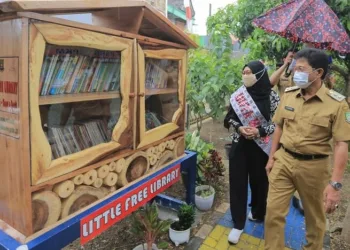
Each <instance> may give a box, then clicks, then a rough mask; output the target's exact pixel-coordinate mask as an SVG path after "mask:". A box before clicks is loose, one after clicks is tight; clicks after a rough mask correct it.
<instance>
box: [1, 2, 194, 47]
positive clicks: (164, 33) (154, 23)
mask: <svg viewBox="0 0 350 250" xmlns="http://www.w3.org/2000/svg"><path fill="white" fill-rule="evenodd" d="M1 12H3V13H1ZM11 12H12V13H15V12H36V13H40V14H49V15H53V14H65V13H68V14H69V13H75V14H76V13H92V15H93V20H94V21H96V22H95V23H93V25H94V24H95V25H98V26H103V27H107V28H112V29H116V30H120V31H124V32H129V33H133V34H138V35H142V36H146V37H150V38H156V39H161V40H164V41H169V42H174V43H178V44H182V45H185V46H186V47H188V48H195V47H197V44H196V43H195V42H194V41H193V40H192V39H191V38H190V37H189V36H188V35H187V34H186V33H185V32H183V31H182V30H181V29H180V28H178V27H177V26H176V25H174V24H173V23H171V22H170V21H169V20H168V19H167V18H166V17H165V16H163V15H162V14H161V13H160V12H159V11H157V10H156V9H155V8H154V7H152V6H151V5H150V4H148V3H147V2H145V1H137V0H129V1H125V0H35V1H30V0H0V15H6V14H8V13H11Z"/></svg>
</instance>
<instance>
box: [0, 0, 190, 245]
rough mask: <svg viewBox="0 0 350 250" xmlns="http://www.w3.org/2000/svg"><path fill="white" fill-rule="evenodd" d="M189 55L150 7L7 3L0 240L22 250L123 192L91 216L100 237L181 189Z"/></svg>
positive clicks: (186, 42)
mask: <svg viewBox="0 0 350 250" xmlns="http://www.w3.org/2000/svg"><path fill="white" fill-rule="evenodd" d="M194 47H196V44H195V43H194V41H192V40H191V39H190V38H189V37H188V36H187V35H186V34H185V33H184V32H183V31H181V30H180V29H179V28H178V27H176V26H175V25H173V24H172V23H171V22H170V21H169V20H168V19H167V18H166V17H164V16H163V15H162V14H161V13H160V12H158V11H157V10H155V9H153V7H151V6H150V5H148V4H147V3H145V2H143V1H118V0H103V1H99V0H96V1H82V0H72V1H41V0H38V1H24V0H18V1H0V148H1V151H0V169H1V175H0V182H1V184H2V186H1V189H0V202H1V203H0V219H1V221H0V228H1V229H2V231H4V232H5V233H6V234H8V235H10V236H11V237H12V238H14V239H16V240H17V241H18V242H22V243H25V242H28V241H29V240H32V239H34V238H36V237H38V236H40V235H41V234H43V233H45V232H47V231H49V230H51V229H53V228H55V227H57V226H59V225H62V224H63V223H65V222H67V221H68V220H69V219H71V218H74V216H77V215H79V214H82V213H84V212H86V211H88V209H89V208H91V207H92V206H93V205H96V204H99V203H101V204H102V203H103V202H105V203H106V200H108V199H110V198H111V197H113V195H115V194H118V193H120V194H122V193H123V192H124V193H123V194H124V196H120V199H119V200H115V201H113V200H111V199H110V200H109V201H110V203H108V204H107V203H106V204H105V205H106V206H105V207H103V209H104V210H103V213H102V214H98V213H97V212H96V211H97V210H96V211H91V209H90V212H89V213H88V214H86V218H84V219H83V220H84V223H83V221H82V223H81V225H82V228H81V231H82V234H84V235H85V236H89V237H90V236H91V235H92V236H91V237H93V235H94V234H93V232H94V231H96V230H102V229H103V227H104V226H105V225H106V224H110V223H102V222H104V221H107V220H108V221H110V222H111V221H113V219H115V218H116V217H118V216H120V215H123V216H125V215H126V214H128V213H126V212H125V211H129V212H130V211H131V210H132V209H129V208H131V207H133V208H134V210H135V209H136V207H138V206H139V205H142V204H144V203H145V202H147V201H148V200H149V199H150V198H152V197H154V196H155V194H157V193H159V192H161V191H163V190H164V189H165V188H167V187H169V186H170V185H171V184H172V183H174V182H175V181H177V180H178V179H179V175H180V172H179V171H180V170H179V165H181V162H180V163H178V162H179V160H181V159H184V157H186V154H185V152H184V150H185V145H184V127H185V125H184V123H185V84H186V71H187V50H188V49H189V48H194ZM177 163H178V164H177ZM150 176H152V178H153V179H152V178H150ZM147 178H148V179H147ZM131 187H132V188H131ZM125 190H128V191H129V195H127V194H126V193H125V192H126V191H125ZM106 211H109V212H106ZM100 212H101V211H100ZM96 217H97V218H99V219H96ZM97 224H98V225H97Z"/></svg>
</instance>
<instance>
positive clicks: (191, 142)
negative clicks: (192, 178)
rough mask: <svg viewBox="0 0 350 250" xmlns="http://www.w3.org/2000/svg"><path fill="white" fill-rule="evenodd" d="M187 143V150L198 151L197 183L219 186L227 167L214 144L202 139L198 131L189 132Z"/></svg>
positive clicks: (186, 138)
mask: <svg viewBox="0 0 350 250" xmlns="http://www.w3.org/2000/svg"><path fill="white" fill-rule="evenodd" d="M185 144H186V150H190V151H194V152H196V153H197V184H199V185H201V184H208V185H210V186H213V187H215V186H218V185H217V184H218V183H219V181H220V177H221V176H223V173H224V171H225V167H224V164H223V162H222V158H221V156H220V155H219V153H218V152H217V151H216V150H215V149H214V145H213V144H212V143H207V142H205V141H204V140H203V139H201V138H200V136H199V133H198V131H194V132H193V133H192V134H189V133H187V134H186V137H185Z"/></svg>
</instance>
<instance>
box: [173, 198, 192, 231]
mask: <svg viewBox="0 0 350 250" xmlns="http://www.w3.org/2000/svg"><path fill="white" fill-rule="evenodd" d="M177 216H178V218H179V220H178V221H175V222H174V223H173V224H171V228H172V229H174V230H176V231H185V230H187V229H189V228H191V226H192V224H193V222H194V217H195V208H194V206H192V205H187V204H183V205H181V206H180V208H179V210H178V212H177Z"/></svg>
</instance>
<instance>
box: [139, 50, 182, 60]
mask: <svg viewBox="0 0 350 250" xmlns="http://www.w3.org/2000/svg"><path fill="white" fill-rule="evenodd" d="M143 52H144V54H145V56H146V57H151V58H155V59H168V60H182V59H183V58H184V56H185V55H186V50H180V49H162V50H144V51H143Z"/></svg>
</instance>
